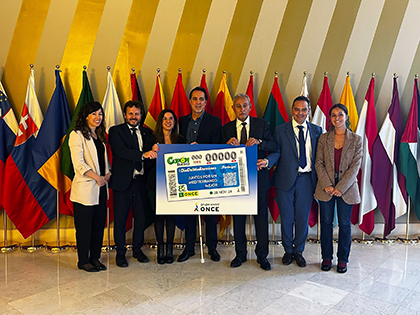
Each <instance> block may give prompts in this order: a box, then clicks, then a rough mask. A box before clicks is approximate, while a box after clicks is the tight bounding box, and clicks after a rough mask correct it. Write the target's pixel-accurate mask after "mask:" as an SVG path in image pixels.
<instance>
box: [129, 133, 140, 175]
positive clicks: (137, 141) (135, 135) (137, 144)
mask: <svg viewBox="0 0 420 315" xmlns="http://www.w3.org/2000/svg"><path fill="white" fill-rule="evenodd" d="M130 130H131V135H132V136H133V140H134V143H135V144H136V146H135V147H136V148H137V149H138V150H140V148H139V139H138V138H137V132H136V128H130ZM135 167H136V170H137V171H139V172H140V171H141V169H142V168H143V165H142V164H141V162H140V161H136V166H135Z"/></svg>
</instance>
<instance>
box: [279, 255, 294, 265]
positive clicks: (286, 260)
mask: <svg viewBox="0 0 420 315" xmlns="http://www.w3.org/2000/svg"><path fill="white" fill-rule="evenodd" d="M292 261H293V254H292V253H285V254H284V256H283V258H282V259H281V262H282V263H283V265H286V266H287V265H290V264H291V263H292Z"/></svg>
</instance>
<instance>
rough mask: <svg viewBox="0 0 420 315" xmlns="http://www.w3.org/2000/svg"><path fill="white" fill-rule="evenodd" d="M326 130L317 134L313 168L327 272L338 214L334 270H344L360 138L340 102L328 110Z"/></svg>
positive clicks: (357, 197)
mask: <svg viewBox="0 0 420 315" xmlns="http://www.w3.org/2000/svg"><path fill="white" fill-rule="evenodd" d="M329 114H330V130H329V131H328V132H327V133H324V134H323V135H321V136H320V138H319V141H318V148H317V152H316V162H315V169H316V173H317V175H318V183H317V186H316V189H315V198H316V199H318V200H319V202H320V206H321V251H322V265H321V269H322V270H324V271H329V270H330V269H331V265H332V259H333V218H334V208H335V205H337V213H338V224H339V234H338V253H337V256H338V265H337V272H339V273H345V272H346V271H347V263H348V257H349V254H350V245H351V223H350V217H351V210H352V208H353V205H354V204H358V203H360V193H359V188H358V185H357V178H356V176H357V173H358V171H359V168H360V164H361V161H362V138H361V137H360V136H359V135H356V134H355V133H353V132H352V131H351V130H350V129H348V128H347V126H348V111H347V108H346V106H344V105H343V104H335V105H334V106H333V107H331V110H330V113H329Z"/></svg>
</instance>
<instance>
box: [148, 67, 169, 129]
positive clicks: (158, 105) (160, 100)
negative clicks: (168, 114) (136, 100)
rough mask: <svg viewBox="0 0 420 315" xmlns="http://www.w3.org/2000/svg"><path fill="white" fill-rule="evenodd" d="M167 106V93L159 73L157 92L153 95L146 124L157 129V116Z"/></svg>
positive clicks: (157, 76)
mask: <svg viewBox="0 0 420 315" xmlns="http://www.w3.org/2000/svg"><path fill="white" fill-rule="evenodd" d="M165 107H166V104H165V95H163V90H162V84H161V83H160V75H159V74H157V75H156V88H155V94H154V95H153V99H152V103H151V104H150V107H149V111H148V112H147V115H146V120H145V121H144V125H145V126H146V127H148V128H150V129H152V130H155V127H156V120H157V117H158V115H159V113H160V112H161V111H162V110H163V109H165Z"/></svg>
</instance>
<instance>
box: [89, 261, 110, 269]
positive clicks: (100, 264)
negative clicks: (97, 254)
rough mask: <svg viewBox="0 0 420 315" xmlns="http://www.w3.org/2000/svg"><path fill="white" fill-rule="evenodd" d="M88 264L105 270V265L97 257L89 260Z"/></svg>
mask: <svg viewBox="0 0 420 315" xmlns="http://www.w3.org/2000/svg"><path fill="white" fill-rule="evenodd" d="M90 264H91V265H92V266H94V267H96V269H98V270H99V271H100V270H106V267H105V265H104V264H103V263H101V262H100V261H99V259H94V260H91V261H90Z"/></svg>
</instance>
